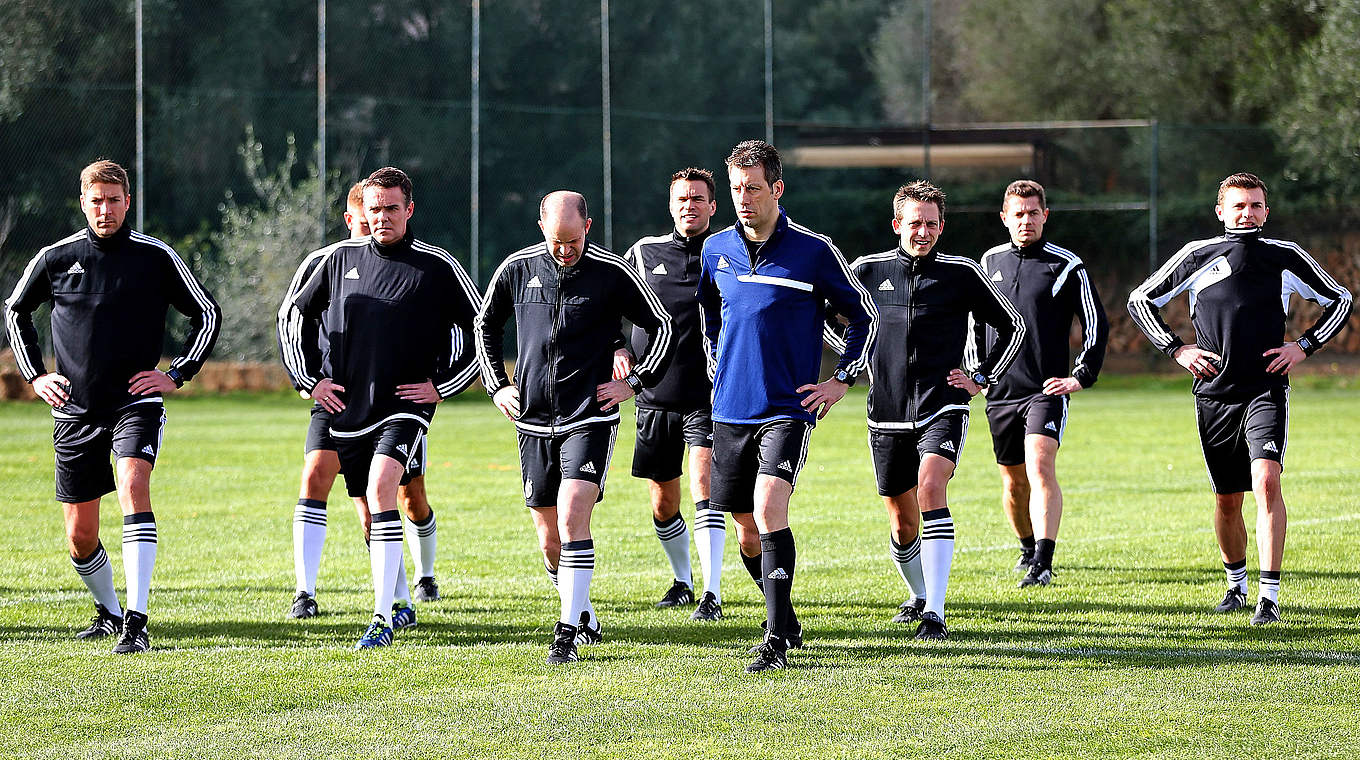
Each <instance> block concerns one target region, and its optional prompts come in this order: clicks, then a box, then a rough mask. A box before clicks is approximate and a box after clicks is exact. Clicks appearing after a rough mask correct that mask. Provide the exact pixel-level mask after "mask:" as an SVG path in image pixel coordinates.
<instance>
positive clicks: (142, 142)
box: [133, 0, 146, 231]
mask: <svg viewBox="0 0 1360 760" xmlns="http://www.w3.org/2000/svg"><path fill="white" fill-rule="evenodd" d="M136 47H137V156H136V163H137V166H136V167H135V168H136V172H137V187H135V188H134V189H133V190H134V192H136V194H137V195H136V198H137V229H139V230H142V231H145V230H146V82H145V79H144V77H143V68H142V0H137V41H136Z"/></svg>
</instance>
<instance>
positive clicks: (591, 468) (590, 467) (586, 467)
mask: <svg viewBox="0 0 1360 760" xmlns="http://www.w3.org/2000/svg"><path fill="white" fill-rule="evenodd" d="M581 472H584V473H588V474H590V475H598V474H599V473H598V472H596V471H595V463H594V462H586V463H585V464H583V465H581Z"/></svg>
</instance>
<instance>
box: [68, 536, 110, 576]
mask: <svg viewBox="0 0 1360 760" xmlns="http://www.w3.org/2000/svg"><path fill="white" fill-rule="evenodd" d="M71 564H72V565H73V566H74V567H75V569H76V572H77V573H80V574H81V575H93V574H94V573H97V572H99V571H100V570H102V569H103V568H104V566H105V565H107V564H109V553H108V552H106V551H104V542H103V541H99V542H97V543H95V546H94V551H92V552H90V555H89V556H88V557H72V558H71Z"/></svg>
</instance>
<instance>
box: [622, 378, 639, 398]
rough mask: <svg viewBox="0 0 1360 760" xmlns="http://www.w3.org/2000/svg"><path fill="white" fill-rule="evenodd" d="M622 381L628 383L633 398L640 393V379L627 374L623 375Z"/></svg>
mask: <svg viewBox="0 0 1360 760" xmlns="http://www.w3.org/2000/svg"><path fill="white" fill-rule="evenodd" d="M623 381H624V382H625V383H628V387H629V388H632V389H633V395H634V396H636V395H637V394H639V393H641V392H642V378H640V377H638V376H637V374H636V373H633V372H629V373H628V374H626V375H624V376H623Z"/></svg>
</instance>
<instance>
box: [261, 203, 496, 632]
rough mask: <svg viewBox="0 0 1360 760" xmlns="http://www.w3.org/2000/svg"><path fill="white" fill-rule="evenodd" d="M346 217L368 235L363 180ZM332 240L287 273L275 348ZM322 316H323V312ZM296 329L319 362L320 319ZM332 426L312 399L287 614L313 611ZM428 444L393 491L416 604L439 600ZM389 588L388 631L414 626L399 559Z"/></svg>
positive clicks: (332, 455) (364, 518) (336, 465)
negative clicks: (294, 588)
mask: <svg viewBox="0 0 1360 760" xmlns="http://www.w3.org/2000/svg"><path fill="white" fill-rule="evenodd" d="M344 218H345V227H347V228H348V229H349V231H350V238H349V239H350V241H355V240H362V239H364V238H367V237H368V235H369V229H368V219H367V218H365V217H364V185H363V183H362V182H356V183H354V186H353V187H351V188H350V190H349V193H348V195H347V196H346V198H345V216H344ZM336 245H339V243H337V244H335V245H331V246H327V247H326V248H322V249H321V250H318V251H313V252H311V253H309V254H307V256H306V257H305V258H303V260H302V264H301V265H300V266H298V270H297V273H296V274H294V275H293V280H292V282H291V284H290V285H289V287H288V292H287V293H286V294H285V295H284V298H283V305H282V306H281V307H280V308H279V318H278V334H279V345H280V347H282V346H283V345H285V344H286V342H287V340H288V339H287V337H286V336H287V335H288V333H289V331H291V330H292V329H293V321H294V320H297V319H301V314H299V313H298V311H297V308H296V307H294V306H293V297H294V296H296V295H297V291H298V289H299V288H300V287H302V284H303V283H304V282H306V281H307V280H308V278H310V277H311V274H312V272H313V271H315V270H316V268H317V266H318V265H320V263H321V262H322V261H323V260H325V258H326V257H327V256H329V255H330V254H331V253H332V252H333V250H334V248H335V247H336ZM324 316H325V315H324V314H323V315H322V317H324ZM299 335H300V337H301V340H302V350H303V351H304V352H305V353H308V354H311V355H312V356H313V359H314V360H315V361H317V362H320V361H321V357H322V355H323V354H324V353H325V352H326V351H327V350H328V349H329V343H328V341H327V335H326V326H325V323H324V321H323V320H322V319H315V320H308V321H306V322H305V323H304V324H302V325H301V327H300V330H299ZM460 337H461V335H460ZM465 350H470V349H465ZM469 360H470V354H469V355H468V356H464V357H463V361H469ZM290 377H291V379H292V381H293V387H294V388H296V389H298V391H300V392H301V393H302V394H303V397H304V398H306V397H307V394H306V391H304V390H303V385H302V382H301V380H299V379H298V378H297V377H292V376H291V373H290ZM330 424H331V413H330V412H329V411H327V410H326V409H325V408H324V407H322V406H321V404H319V403H315V404H313V405H312V413H311V421H310V424H308V426H307V438H306V443H305V448H304V451H305V458H304V460H303V465H302V488H301V493H300V494H299V496H298V503H297V507H296V508H295V509H294V510H293V571H294V574H295V576H296V580H297V591H296V593H295V595H294V597H293V604H292V608H291V609H290V610H289V612H288V617H290V618H310V617H314V616H315V615H317V614H318V612H319V608H318V607H317V603H316V578H317V573H318V571H319V570H320V567H321V548H322V546H323V545H324V543H325V541H326V498H327V497H328V496H329V495H330V492H331V486H332V485H333V484H334V483H335V477H336V476H337V475H339V474H340V457H339V455H337V454H336V450H335V449H336V446H335V439H334V438H332V437H331V433H330ZM426 445H427V441H426V437H425V436H421V438H420V443H419V453H417V454H416V455H414V456H412V457H411V460H410V462H409V464H408V466H407V469H406V473H405V474H404V475H403V476H402V480H401V486H400V487H399V488H398V489H397V501H398V502H399V503H400V504H401V506H402V512H403V513H404V514H405V515H406V517H407V519H408V520H409V522H408V523H407V524H406V542H407V543H408V544H410V547H411V554H412V558H413V559H414V561H415V565H416V569H417V571H418V572H419V576H418V577H419V580H418V581H417V583H416V588H415V601H417V602H430V601H434V600H436V599H438V598H439V586H438V584H437V583H435V579H434V553H435V547H436V542H437V538H438V534H437V531H436V523H435V519H434V511H433V510H432V509H431V508H430V503H429V499H428V497H427V496H426V493H425V460H426ZM354 506H355V511H356V512H357V513H358V515H359V522H360V524H361V525H362V526H363V529H364V537H365V540H367V537H368V531H369V525H370V522H371V518H372V515H371V513H370V512H369V510H368V507H367V506H365V503H364V499H363V498H356V499H354ZM394 593H395V595H396V596H395V598H396V602H395V605H396V606H395V607H394V608H393V610H392V627H393V629H394V630H400V629H402V628H409V627H410V626H412V625H415V623H416V615H415V608H414V607H412V606H411V604H410V602H411V601H412V598H411V591H410V587H409V585H408V584H407V581H406V565H405V563H402V564H401V565H400V566H399V567H398V572H397V580H396V588H395V591H394Z"/></svg>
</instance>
